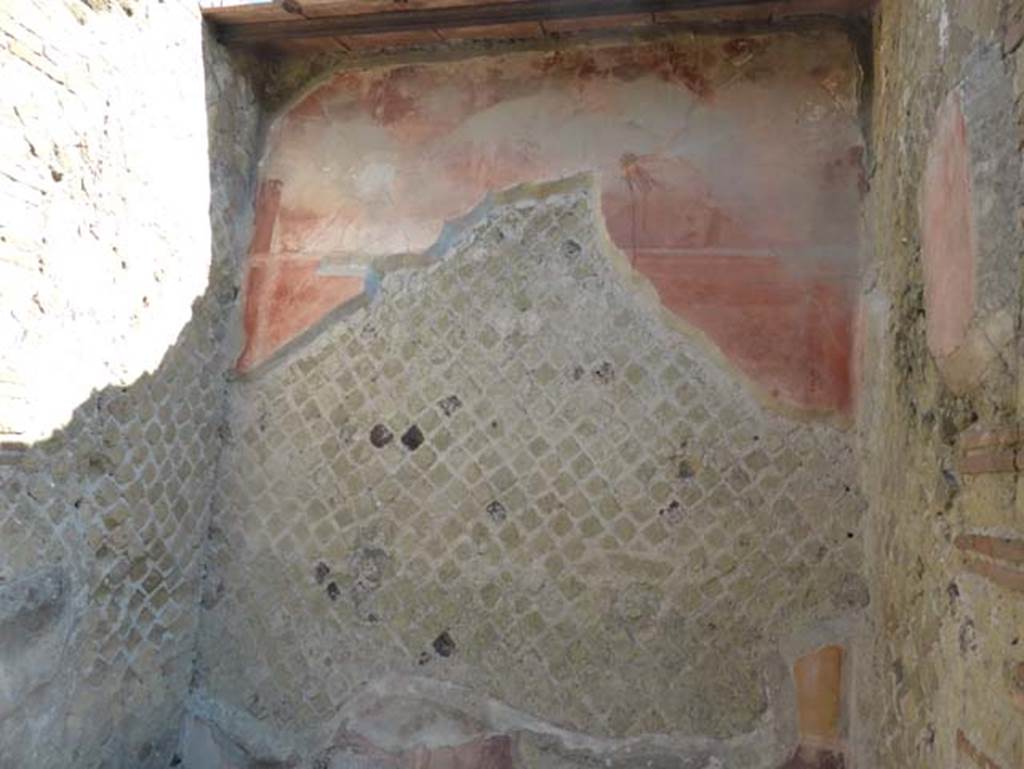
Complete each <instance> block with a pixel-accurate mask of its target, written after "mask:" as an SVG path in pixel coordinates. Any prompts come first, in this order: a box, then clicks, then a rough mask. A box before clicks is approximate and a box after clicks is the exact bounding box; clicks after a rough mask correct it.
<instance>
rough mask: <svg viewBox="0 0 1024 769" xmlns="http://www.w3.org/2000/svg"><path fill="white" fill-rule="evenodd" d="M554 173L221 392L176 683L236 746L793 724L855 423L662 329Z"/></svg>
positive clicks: (285, 747)
mask: <svg viewBox="0 0 1024 769" xmlns="http://www.w3.org/2000/svg"><path fill="white" fill-rule="evenodd" d="M579 184H581V182H577V183H575V184H568V185H563V186H564V189H562V188H559V189H556V190H551V189H541V190H533V189H527V190H524V191H521V193H519V194H518V196H516V195H512V196H506V197H503V198H500V199H498V200H496V201H494V202H493V204H492V205H491V206H490V207H485V209H484V210H483V211H481V212H478V214H477V216H476V217H474V218H472V219H471V220H470V221H469V222H466V223H464V225H463V229H461V230H460V231H459V233H454V232H453V233H450V237H449V239H448V243H447V246H446V248H445V249H442V250H440V251H438V252H435V253H432V254H430V255H428V257H426V258H419V259H414V260H410V263H406V264H392V265H391V270H389V271H388V272H386V273H384V274H383V276H382V278H381V282H380V285H379V287H378V293H377V295H376V298H375V299H374V301H373V303H372V304H370V305H369V306H368V307H365V308H363V309H360V310H358V311H356V312H355V313H354V314H352V315H350V316H349V317H347V318H343V319H341V320H338V321H337V322H335V323H333V324H331V325H329V326H327V327H326V328H324V329H323V331H322V333H321V334H320V335H319V336H318V337H317V338H316V339H314V340H312V341H311V342H309V343H308V344H307V345H305V346H303V347H301V348H299V349H297V350H295V351H294V352H293V353H292V354H290V355H289V356H288V357H287V358H286V359H284V360H283V361H282V362H280V364H279V365H276V366H273V367H270V368H268V369H266V370H265V371H263V372H262V373H261V374H259V375H258V376H254V377H251V378H248V379H244V380H242V381H240V382H239V383H238V386H237V387H236V388H234V389H233V394H232V397H231V401H232V416H231V425H232V427H231V437H230V440H229V442H228V445H227V447H226V449H225V454H224V461H223V465H222V467H223V484H222V485H221V486H220V488H219V491H218V496H217V502H216V513H215V525H214V530H213V534H212V539H211V551H210V553H211V557H210V564H209V565H210V574H209V576H208V579H207V582H206V585H205V589H204V597H203V606H204V612H203V620H202V629H201V634H200V635H201V640H200V655H199V668H198V679H197V680H198V682H199V689H198V694H197V699H196V701H195V703H194V708H195V711H196V712H197V713H198V714H200V715H201V716H202V717H203V718H204V719H206V720H208V721H212V722H213V723H215V724H216V725H217V728H218V729H219V730H221V731H223V732H224V733H225V734H227V735H229V736H230V737H231V738H232V739H234V740H236V741H238V742H241V743H242V744H244V745H246V747H247V748H248V749H249V750H250V751H252V753H251V756H252V757H253V758H258V759H260V760H265V761H274V760H276V761H285V760H290V759H295V758H297V757H301V756H305V757H306V758H308V759H309V760H311V761H312V757H313V756H314V755H316V754H317V753H318V752H320V757H319V759H318V760H320V761H321V762H322V763H311V764H310V765H316V766H324V765H328V756H330V757H331V758H330V760H333V761H336V762H337V763H330V764H329V765H330V766H339V767H341V766H388V767H390V766H427V765H428V764H427V763H416V762H415V756H416V755H421V754H418V753H416V751H417V750H419V751H424V750H427V749H428V748H436V749H443V750H450V749H451V748H452V746H458V745H460V744H462V750H463V751H470V752H471V753H472V752H473V751H485V752H487V751H491V752H493V753H494V755H492V757H491V759H489V760H492V759H493V763H483V764H481V765H483V766H494V767H506V766H511V765H512V763H511V762H512V761H513V756H514V755H517V756H518V758H517V759H515V760H518V761H521V763H519V764H517V765H521V766H524V767H526V766H529V767H537V766H551V767H556V766H561V767H565V766H590V765H591V763H588V762H590V761H595V760H600V761H605V760H606V759H607V760H609V761H612V763H611V764H609V765H614V766H647V765H649V764H648V763H645V762H647V761H651V760H658V761H662V762H663V763H658V764H656V765H658V766H662V765H664V766H691V765H692V766H705V765H712V766H720V765H722V764H716V763H714V762H712V763H711V764H708V763H707V762H708V761H710V760H711V759H712V758H713V757H715V758H717V759H719V760H722V761H725V765H727V766H736V767H740V766H742V767H754V766H768V765H774V766H778V765H780V764H781V763H782V762H783V760H784V759H785V758H786V757H787V754H788V752H790V751H791V750H792V747H793V741H794V740H795V730H794V718H795V714H794V710H795V708H794V703H793V699H794V694H793V684H792V682H791V680H790V678H789V672H788V670H789V665H790V664H791V663H792V661H793V659H794V657H795V656H796V655H798V654H801V653H803V652H805V651H807V650H808V649H812V648H814V647H815V645H816V644H821V643H823V642H824V643H827V642H829V641H837V640H838V641H840V642H846V641H847V640H848V639H849V635H850V633H852V632H854V631H853V628H854V625H853V624H852V623H851V616H854V617H855V615H856V614H857V612H858V611H859V610H860V609H861V608H863V606H864V605H865V604H866V603H867V600H868V595H867V592H866V589H865V584H864V582H863V581H862V579H861V577H860V576H859V574H860V568H861V563H860V519H861V512H862V509H863V502H862V499H861V497H860V495H859V493H858V491H857V488H856V487H855V484H854V468H853V458H852V454H851V450H850V445H849V441H848V440H847V436H846V435H845V434H844V433H842V432H840V431H838V430H836V429H834V428H832V427H828V426H826V425H820V424H809V423H801V422H796V421H792V420H790V419H788V418H786V417H783V416H780V415H777V414H775V413H773V412H771V411H768V410H765V409H764V408H763V407H762V406H760V405H759V404H758V402H757V401H756V400H755V399H754V398H753V397H752V396H751V394H750V393H749V392H748V391H747V390H746V388H745V387H744V386H743V385H742V384H741V383H740V382H739V381H738V380H737V379H736V378H735V377H734V376H733V375H731V374H730V373H729V372H728V371H727V370H726V369H724V368H722V367H720V366H719V365H718V364H717V363H716V362H715V361H714V359H713V358H712V357H711V356H709V354H708V353H707V352H706V350H705V349H704V347H703V346H702V345H701V344H700V343H698V342H697V341H695V339H694V338H692V337H689V336H687V335H685V334H684V333H682V332H681V331H680V330H679V328H678V326H677V325H676V324H675V318H674V315H673V314H672V313H671V311H669V310H666V309H665V308H664V307H663V306H662V304H661V302H660V300H659V298H658V295H657V292H656V290H655V289H653V288H652V286H651V285H650V283H649V282H648V281H647V280H646V278H645V277H643V276H642V275H641V274H640V273H638V272H636V271H634V270H633V269H632V268H631V266H630V265H629V264H628V261H627V260H626V259H625V258H623V257H622V256H621V254H620V253H619V252H618V250H617V249H616V248H615V246H614V245H613V244H611V243H610V242H607V241H606V239H605V236H604V235H603V234H602V233H603V217H602V215H601V213H600V207H601V204H600V193H599V192H597V191H596V189H595V190H590V189H587V188H583V189H581V188H580V187H579V186H578V185H579ZM398 225H399V223H396V226H398ZM836 669H837V668H836V667H835V665H833V667H832V670H833V671H834V670H836ZM835 688H836V687H835V686H833V691H834V690H835ZM203 734H204V735H205V736H203V737H202V739H201V740H198V741H199V742H202V744H208V743H209V744H212V742H211V740H213V738H212V737H210V736H209V734H208V733H206V732H204V733H203ZM495 734H497V735H509V734H513V735H517V736H518V742H516V740H512V741H511V742H509V739H510V738H509V737H507V736H506V737H501V738H500V740H499V741H498V742H497V743H487V742H484V743H480V742H478V741H477V740H481V739H484V738H486V737H487V736H488V735H495ZM653 735H662V737H660V738H655V737H653ZM688 737H694V738H695V739H687V738H688ZM626 738H639V741H634V742H627V741H626ZM494 739H498V738H496V737H495V738H494ZM501 740H505V742H501ZM330 746H334V747H333V748H330ZM443 746H447V747H443ZM467 746H468V747H467ZM627 747H628V749H627ZM324 751H326V752H324ZM403 751H406V752H405V753H403ZM409 751H411V752H409ZM645 751H646V752H645ZM574 752H575V755H576V757H575V758H573V757H572V755H570V754H573V753H574ZM594 753H598V754H600V755H601V758H600V759H596V758H593V754H594ZM620 754H621V755H620ZM360 755H361V756H364V758H365V760H366V761H368V762H369V761H370V760H371V758H373V759H374V760H376V761H377V763H372V762H370V763H360V760H363V759H360V758H358V757H357V756H360ZM422 755H425V754H422ZM422 755H421V759H420V760H423V759H422ZM446 755H448V758H438V757H437V755H436V754H434V760H436V761H437V762H438V763H437V765H438V766H463V765H465V766H470V765H472V766H476V765H477V764H475V763H458V762H457V761H454V759H452V758H451V755H450V754H446ZM489 755H490V753H489ZM588 755H590V756H591V757H590V758H588V757H587V756H588ZM346 757H347V758H346ZM612 757H614V760H613V758H612ZM659 757H660V758H659ZM460 760H467V759H465V757H463V758H462V759H460ZM345 761H349V762H350V763H345ZM429 765H430V766H434V765H435V764H434V763H430V764H429ZM801 765H802V764H801ZM808 765H810V764H808ZM823 765H824V764H823ZM829 765H831V764H829Z"/></svg>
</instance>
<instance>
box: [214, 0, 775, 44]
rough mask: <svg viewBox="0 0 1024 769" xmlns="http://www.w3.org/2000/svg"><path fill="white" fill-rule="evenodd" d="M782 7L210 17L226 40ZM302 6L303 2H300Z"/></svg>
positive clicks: (474, 8)
mask: <svg viewBox="0 0 1024 769" xmlns="http://www.w3.org/2000/svg"><path fill="white" fill-rule="evenodd" d="M763 5H773V6H776V7H778V6H780V5H781V6H785V5H786V2H785V0H782V2H780V0H513V1H511V2H486V3H479V4H473V5H459V6H444V7H440V8H410V9H407V10H402V11H382V12H376V13H357V14H339V15H336V16H316V17H312V16H308V17H307V16H302V15H298V14H297V15H296V16H295V18H294V19H293V20H289V21H257V22H239V23H232V22H228V21H225V20H224V19H223V18H220V19H216V20H213V19H211V21H212V23H213V25H214V28H215V30H216V33H217V37H218V39H219V40H220V41H221V42H222V43H224V44H226V45H253V44H258V43H267V42H276V41H284V40H298V39H302V38H323V37H349V36H358V35H374V34H381V33H387V32H415V31H420V30H445V29H457V28H460V27H477V28H481V27H487V26H492V25H493V26H496V25H507V24H519V23H524V22H545V21H561V20H570V19H584V18H590V17H612V16H632V15H635V14H638V13H650V14H655V13H670V12H673V11H703V10H708V11H713V10H715V9H725V8H737V7H751V8H753V7H756V6H763ZM298 7H300V8H301V4H299V5H298Z"/></svg>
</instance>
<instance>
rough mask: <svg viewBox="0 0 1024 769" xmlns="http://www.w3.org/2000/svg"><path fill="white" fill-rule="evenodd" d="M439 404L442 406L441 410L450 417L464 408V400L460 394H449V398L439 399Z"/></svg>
mask: <svg viewBox="0 0 1024 769" xmlns="http://www.w3.org/2000/svg"><path fill="white" fill-rule="evenodd" d="M437 405H438V406H440V407H441V411H443V412H444V415H445V416H446V417H450V416H451V415H452V414H454V413H455V412H456V411H458V410H459V409H461V408H462V401H461V400H460V399H459V396H458V395H449V396H448V397H447V398H444V399H442V400H440V401H438V404H437Z"/></svg>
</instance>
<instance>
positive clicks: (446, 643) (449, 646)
mask: <svg viewBox="0 0 1024 769" xmlns="http://www.w3.org/2000/svg"><path fill="white" fill-rule="evenodd" d="M434 651H436V652H437V653H438V655H439V656H441V657H451V656H452V655H453V654H454V653H455V639H454V638H452V637H451V635H450V634H449V633H448V631H447V630H445V631H444V632H443V633H441V635H439V636H438V637H437V638H435V639H434Z"/></svg>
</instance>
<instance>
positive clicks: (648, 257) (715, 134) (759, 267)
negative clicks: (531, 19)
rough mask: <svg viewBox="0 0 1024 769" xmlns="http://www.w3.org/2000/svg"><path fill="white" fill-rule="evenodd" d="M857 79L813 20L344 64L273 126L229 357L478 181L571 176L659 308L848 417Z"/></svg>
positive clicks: (357, 277) (418, 249) (358, 283)
mask: <svg viewBox="0 0 1024 769" xmlns="http://www.w3.org/2000/svg"><path fill="white" fill-rule="evenodd" d="M755 72H756V73H757V75H756V76H755V75H754V73H755ZM858 84H859V74H858V70H857V64H856V61H855V57H854V55H853V50H852V47H851V46H850V44H849V41H848V40H847V39H846V38H845V37H843V36H841V35H838V34H831V33H827V32H819V33H810V34H807V35H799V34H780V35H771V36H755V37H753V38H749V37H748V38H730V37H727V36H707V37H706V38H703V39H702V40H701V41H700V42H699V43H697V42H694V41H690V40H684V39H676V40H667V41H662V42H657V43H650V42H648V43H642V44H638V45H634V46H628V47H625V46H608V45H606V46H603V47H602V46H598V47H593V48H588V49H569V50H565V51H558V52H549V53H536V52H535V53H519V54H507V55H503V56H497V57H490V58H487V57H484V58H478V59H470V60H466V61H462V62H459V63H458V64H452V63H444V62H442V63H433V64H422V63H421V64H406V65H396V66H390V67H379V68H376V69H370V70H366V71H357V70H345V71H340V72H338V73H336V74H335V75H333V76H332V77H331V78H330V79H328V80H327V81H325V82H324V83H322V84H321V85H319V86H318V87H316V88H314V89H313V90H311V91H309V92H308V93H306V94H304V95H303V96H302V97H301V98H300V99H298V100H297V101H296V102H295V103H294V104H292V105H291V106H290V107H289V108H288V109H287V110H286V111H285V112H284V113H283V114H282V115H281V116H280V117H279V118H278V119H277V121H276V122H275V125H274V127H273V129H272V131H271V137H270V141H269V144H268V149H267V154H266V156H265V158H264V161H263V169H262V175H263V178H264V187H263V189H264V190H265V192H261V196H260V203H259V204H258V213H257V227H256V231H257V232H258V233H265V237H260V238H258V239H254V242H253V246H252V248H251V253H250V262H249V273H248V278H247V299H246V334H247V338H246V346H245V349H244V350H243V352H242V355H241V358H240V360H239V368H240V369H241V370H243V371H246V370H250V369H252V368H253V367H255V366H258V365H259V364H260V363H261V362H263V361H266V360H268V359H270V358H272V357H273V356H274V355H275V354H276V353H277V352H278V351H279V350H280V349H281V348H282V347H283V346H284V345H286V344H288V343H289V342H290V341H291V340H294V339H295V338H296V337H298V336H300V335H303V333H304V332H305V331H306V330H308V329H309V328H311V327H312V326H314V325H316V324H318V323H319V322H320V321H321V320H322V319H323V318H325V317H326V316H327V315H328V314H329V313H331V312H332V310H334V309H335V308H338V307H340V306H344V305H345V304H346V303H347V302H352V301H353V300H354V299H356V298H359V297H363V296H364V293H365V292H366V291H367V287H366V285H365V284H366V282H367V280H369V279H370V277H371V276H372V270H370V271H369V273H368V272H367V269H368V267H369V265H370V264H371V263H373V262H374V261H375V260H379V259H381V258H389V257H393V256H402V257H404V256H406V255H410V254H423V253H424V252H426V251H427V250H428V249H430V247H431V245H432V244H433V243H435V241H436V240H437V238H438V234H439V233H441V232H442V228H443V225H444V224H445V222H447V221H451V220H454V219H458V218H459V217H461V216H463V215H464V214H465V212H467V211H469V210H470V209H471V208H472V207H473V206H475V205H476V204H477V203H478V201H479V200H480V199H482V198H483V197H484V196H485V194H486V193H487V192H489V191H495V190H500V189H504V188H507V187H510V186H513V185H515V184H519V183H524V182H531V181H535V182H536V181H543V180H551V179H555V178H561V177H565V176H569V175H572V174H575V173H580V172H589V173H596V174H597V175H598V177H599V179H600V184H601V211H602V212H603V215H604V219H605V222H606V226H607V229H608V231H609V234H610V236H611V238H612V240H613V241H614V242H615V243H616V245H617V246H618V247H619V248H620V249H621V250H622V251H623V252H625V253H626V254H628V256H629V259H630V262H631V264H632V266H633V267H634V268H635V269H636V270H637V271H639V272H640V273H642V274H644V275H645V276H647V277H648V278H649V279H650V280H651V282H652V284H653V285H654V286H655V288H656V289H657V292H658V295H659V297H660V299H661V301H662V302H663V303H664V304H665V306H666V307H668V308H669V309H670V310H671V311H672V312H673V313H675V314H677V315H679V316H680V317H681V318H682V319H684V320H685V321H686V322H687V323H688V324H690V325H691V326H693V327H696V328H699V329H700V330H701V331H702V333H704V334H705V335H706V336H707V338H708V339H709V340H711V342H712V343H713V344H714V345H716V346H717V347H718V348H719V349H720V350H721V351H722V353H723V354H724V356H725V357H726V358H728V359H729V360H730V361H731V363H732V365H734V366H735V367H736V368H737V369H738V370H739V371H741V372H742V373H743V374H744V376H746V377H747V378H749V379H750V380H751V381H752V382H754V383H755V386H756V387H757V388H758V389H759V390H760V391H762V392H764V393H765V394H766V395H767V396H768V397H769V398H770V399H771V400H772V401H773V402H777V403H779V404H782V405H784V406H786V407H788V408H790V409H796V410H799V411H802V412H804V413H808V414H835V413H839V414H846V413H848V411H849V407H850V403H851V397H852V391H851V380H850V371H849V353H850V344H851V342H850V340H851V328H850V325H851V321H852V307H853V304H852V297H853V286H854V283H855V278H856V274H857V271H858V252H859V242H858V236H857V210H858V205H859V197H860V194H861V192H862V188H863V185H864V179H863V170H862V166H861V156H862V153H863V147H862V140H861V137H860V132H859V129H858V127H857V122H856V110H857V107H856V100H857V88H858ZM780 120H781V121H784V122H785V123H786V125H788V126H789V130H787V131H779V130H777V129H778V125H779V121H780ZM583 137H586V138H585V140H583ZM726 168H727V169H728V171H727V172H724V171H723V169H726ZM428 180H429V183H430V190H431V192H430V194H429V195H424V194H423V190H424V184H425V183H427V181H428ZM565 248H566V249H567V251H566V253H567V255H570V257H571V251H572V244H571V243H567V244H566V246H565ZM303 339H304V341H307V340H308V336H304V337H303Z"/></svg>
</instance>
